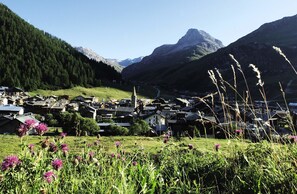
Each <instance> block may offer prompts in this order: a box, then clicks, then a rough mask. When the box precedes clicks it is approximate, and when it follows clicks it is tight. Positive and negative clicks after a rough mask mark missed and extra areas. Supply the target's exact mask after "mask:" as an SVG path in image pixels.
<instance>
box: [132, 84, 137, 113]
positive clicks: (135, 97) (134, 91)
mask: <svg viewBox="0 0 297 194" xmlns="http://www.w3.org/2000/svg"><path fill="white" fill-rule="evenodd" d="M131 106H132V107H133V108H136V107H137V95H136V89H135V86H134V87H133V93H132V96H131Z"/></svg>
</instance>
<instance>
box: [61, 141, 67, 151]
mask: <svg viewBox="0 0 297 194" xmlns="http://www.w3.org/2000/svg"><path fill="white" fill-rule="evenodd" d="M61 149H62V151H63V152H68V151H69V148H68V146H67V144H65V143H63V144H62V145H61Z"/></svg>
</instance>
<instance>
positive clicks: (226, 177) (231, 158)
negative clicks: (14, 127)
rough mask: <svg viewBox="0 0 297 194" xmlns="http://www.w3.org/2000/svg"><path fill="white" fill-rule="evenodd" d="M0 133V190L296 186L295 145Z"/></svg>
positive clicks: (278, 189)
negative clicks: (0, 146)
mask: <svg viewBox="0 0 297 194" xmlns="http://www.w3.org/2000/svg"><path fill="white" fill-rule="evenodd" d="M1 140H2V141H1V142H2V144H3V146H6V147H11V146H12V145H19V148H16V149H12V150H10V152H11V153H8V154H9V155H10V156H9V157H5V158H4V160H3V162H2V166H1V167H2V169H1V170H2V171H1V172H0V182H1V184H0V193H127V194H130V193H296V191H297V190H296V186H295V185H296V184H297V174H296V170H297V163H296V156H297V151H296V144H287V145H280V144H273V143H268V142H265V141H264V142H261V143H256V144H254V143H248V142H245V141H244V140H241V139H239V140H231V139H230V140H218V139H211V138H207V139H206V138H194V139H189V138H182V140H181V141H176V140H174V139H172V138H169V141H168V142H167V143H164V142H163V137H162V138H161V137H156V138H150V137H131V136H130V137H100V138H99V139H97V138H95V137H82V138H78V137H71V136H67V137H65V138H61V137H55V136H51V137H50V138H49V139H48V142H47V143H44V142H45V137H39V136H26V137H24V138H23V139H20V138H19V137H16V136H2V137H1ZM40 141H42V142H43V144H40V143H38V142H40ZM31 143H34V147H31V148H30V147H29V146H28V145H29V144H31ZM218 143H219V144H220V147H219V148H218V149H217V150H216V149H215V144H218ZM189 144H190V145H192V146H189ZM117 145H118V146H117ZM63 147H64V148H65V147H67V149H66V150H67V151H63V149H62V148H63ZM68 148H69V149H68ZM2 150H5V148H4V149H2ZM16 152H17V153H16ZM13 153H14V154H15V155H11V154H13Z"/></svg>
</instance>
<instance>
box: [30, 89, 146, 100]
mask: <svg viewBox="0 0 297 194" xmlns="http://www.w3.org/2000/svg"><path fill="white" fill-rule="evenodd" d="M37 94H39V95H42V96H50V95H56V96H61V95H69V97H70V99H71V98H73V97H75V96H79V95H82V96H95V97H98V98H99V100H102V99H105V100H108V99H122V98H131V94H132V88H131V90H130V91H129V90H121V89H117V88H111V87H95V88H84V87H80V86H77V87H74V88H70V89H61V90H35V91H32V92H30V95H31V96H35V95H37ZM139 98H144V96H142V95H139Z"/></svg>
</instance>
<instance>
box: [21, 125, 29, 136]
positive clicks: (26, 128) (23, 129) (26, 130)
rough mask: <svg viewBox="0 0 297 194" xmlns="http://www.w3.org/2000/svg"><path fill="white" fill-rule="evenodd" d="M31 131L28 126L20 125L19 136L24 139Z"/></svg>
mask: <svg viewBox="0 0 297 194" xmlns="http://www.w3.org/2000/svg"><path fill="white" fill-rule="evenodd" d="M28 131H29V128H28V127H27V126H26V125H20V128H19V129H18V136H19V137H23V136H25V135H26V134H27V132H28Z"/></svg>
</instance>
